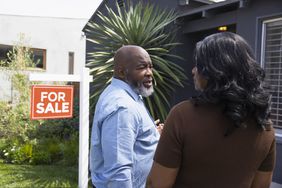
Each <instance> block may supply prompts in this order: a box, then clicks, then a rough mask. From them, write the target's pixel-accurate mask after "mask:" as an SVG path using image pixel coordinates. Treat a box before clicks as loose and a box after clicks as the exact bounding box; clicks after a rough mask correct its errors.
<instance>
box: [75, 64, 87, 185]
mask: <svg viewBox="0 0 282 188" xmlns="http://www.w3.org/2000/svg"><path fill="white" fill-rule="evenodd" d="M79 104H80V105H79V175H78V176H79V177H78V186H79V188H87V187H88V155H89V69H88V68H83V69H82V72H81V82H80V93H79Z"/></svg>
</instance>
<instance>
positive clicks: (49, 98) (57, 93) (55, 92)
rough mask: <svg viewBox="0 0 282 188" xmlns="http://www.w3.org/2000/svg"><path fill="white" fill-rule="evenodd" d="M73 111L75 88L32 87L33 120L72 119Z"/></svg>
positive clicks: (31, 115) (31, 114)
mask: <svg viewBox="0 0 282 188" xmlns="http://www.w3.org/2000/svg"><path fill="white" fill-rule="evenodd" d="M72 109H73V86H48V85H34V86H32V93H31V113H30V117H31V119H56V118H71V117H72V115H73V110H72Z"/></svg>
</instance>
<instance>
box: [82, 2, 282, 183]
mask: <svg viewBox="0 0 282 188" xmlns="http://www.w3.org/2000/svg"><path fill="white" fill-rule="evenodd" d="M136 2H138V1H137V0H104V1H103V2H102V3H101V4H100V6H99V7H98V9H97V10H96V12H94V14H93V15H92V17H91V18H90V20H91V21H97V20H98V19H97V12H98V11H100V12H102V13H105V12H106V8H105V5H107V6H108V7H111V8H114V7H115V4H116V3H117V4H118V6H120V7H123V6H125V5H126V4H128V3H133V4H134V3H136ZM143 2H144V3H154V4H156V5H157V6H159V7H162V8H166V9H173V10H175V11H177V12H178V18H177V20H176V21H175V23H174V25H175V27H179V30H178V33H177V39H178V41H180V42H181V43H183V45H182V46H181V47H178V48H176V49H174V53H176V54H177V55H180V56H182V57H184V59H185V60H186V62H182V61H176V62H175V63H177V64H179V65H181V66H182V67H183V68H184V69H185V70H187V76H188V78H190V80H192V77H191V70H192V67H193V66H194V65H193V63H192V53H193V49H194V47H195V44H196V43H197V42H198V41H199V40H201V39H203V38H204V37H205V36H207V35H210V34H212V33H216V32H220V31H230V32H235V33H238V34H240V35H241V36H243V37H244V38H245V39H246V40H247V41H248V42H249V44H250V45H251V47H252V48H253V50H254V51H255V55H256V58H257V62H258V63H259V64H260V65H261V66H262V67H263V68H264V69H265V71H266V82H267V84H269V85H270V86H271V91H270V92H271V94H272V117H271V118H272V120H273V122H274V126H275V129H276V138H277V162H276V167H275V173H274V177H273V181H274V182H277V183H279V184H282V170H281V169H282V1H278V0H268V1H265V0H154V1H153V0H143ZM86 28H87V26H85V27H84V29H86ZM86 50H87V52H89V51H91V50H92V44H91V43H90V42H87V47H86ZM194 93H195V92H194V87H193V84H189V85H188V86H186V87H185V88H178V89H177V92H175V96H174V97H173V99H172V101H171V103H172V104H175V103H177V102H179V101H181V100H184V99H187V98H189V97H191V96H193V95H194Z"/></svg>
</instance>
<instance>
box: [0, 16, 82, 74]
mask: <svg viewBox="0 0 282 188" xmlns="http://www.w3.org/2000/svg"><path fill="white" fill-rule="evenodd" d="M86 22H87V19H71V18H52V17H32V16H15V15H0V44H4V45H15V43H16V42H18V41H19V35H20V33H23V34H24V36H25V39H26V40H28V45H29V46H30V47H31V48H40V49H46V72H47V73H56V74H67V73H68V66H69V65H68V64H69V57H68V53H69V52H74V74H78V73H79V72H80V69H81V67H82V66H84V65H85V45H86V42H85V40H86V39H85V37H84V36H83V33H82V29H83V27H84V25H85V24H86Z"/></svg>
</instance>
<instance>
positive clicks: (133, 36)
mask: <svg viewBox="0 0 282 188" xmlns="http://www.w3.org/2000/svg"><path fill="white" fill-rule="evenodd" d="M106 10H107V14H102V13H101V12H98V13H97V16H98V18H99V22H93V21H90V22H89V23H88V24H87V30H86V31H87V36H88V40H89V41H91V42H93V43H94V45H95V48H94V51H93V52H91V53H89V54H88V55H89V57H90V58H89V62H88V64H87V65H88V66H89V67H91V69H90V70H91V72H92V74H93V76H94V82H93V88H94V93H93V94H92V95H91V97H92V99H93V104H94V105H95V104H96V102H97V100H98V97H99V95H100V94H101V92H102V91H103V89H104V88H105V87H106V86H107V85H108V84H109V83H110V81H111V78H112V75H113V57H114V54H115V52H116V50H117V49H119V48H120V47H121V46H122V45H128V44H131V45H138V46H141V47H143V48H144V49H145V50H147V51H148V53H149V54H150V57H151V59H152V63H153V66H154V69H153V74H154V80H155V84H156V85H155V87H154V88H155V92H154V94H153V95H152V96H151V97H149V98H146V99H145V103H146V105H147V107H148V109H149V111H150V113H151V115H152V116H153V117H154V118H155V119H157V118H158V119H161V120H164V119H165V118H166V115H167V113H168V110H169V108H170V102H169V101H170V96H171V93H172V92H173V91H174V88H175V87H176V86H182V87H183V84H184V82H185V80H186V76H185V74H184V71H183V69H182V68H181V67H180V66H178V65H176V64H175V63H174V62H172V60H173V59H176V58H180V57H179V56H176V55H173V54H171V50H172V49H173V48H174V47H175V46H177V45H179V44H180V43H177V42H175V41H174V35H173V34H172V33H173V32H171V29H172V27H171V26H170V23H172V22H173V21H174V20H175V19H176V16H177V15H176V14H175V13H174V12H173V11H166V10H161V9H159V8H158V7H156V6H154V5H151V4H146V5H144V4H142V3H138V4H136V5H135V6H131V5H129V6H127V7H123V8H120V7H119V6H118V5H116V10H117V11H116V12H115V11H114V10H113V9H111V8H109V7H107V6H106ZM168 27H170V28H168ZM180 59H181V58H180Z"/></svg>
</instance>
